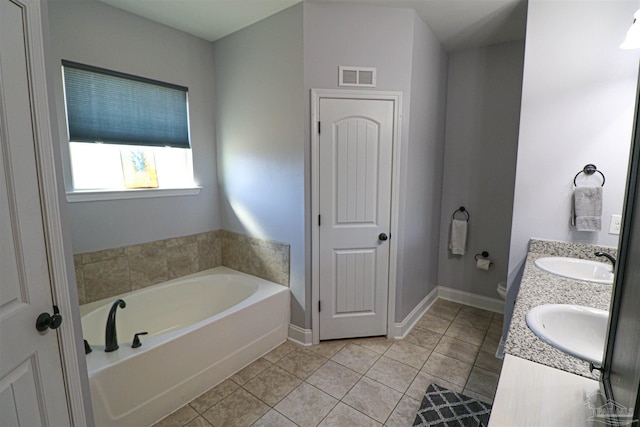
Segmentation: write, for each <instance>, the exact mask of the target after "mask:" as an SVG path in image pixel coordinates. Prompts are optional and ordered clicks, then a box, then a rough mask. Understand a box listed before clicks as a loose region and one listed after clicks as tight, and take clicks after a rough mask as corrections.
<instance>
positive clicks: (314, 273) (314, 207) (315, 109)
mask: <svg viewBox="0 0 640 427" xmlns="http://www.w3.org/2000/svg"><path fill="white" fill-rule="evenodd" d="M320 98H338V99H372V100H388V101H393V103H394V107H393V126H394V129H393V160H392V176H391V229H390V233H389V234H390V236H391V238H390V239H389V293H388V296H387V335H389V334H390V333H391V331H392V330H393V329H394V328H395V316H396V276H397V258H398V239H397V238H395V236H398V228H399V224H398V217H399V215H398V212H399V205H400V203H399V193H400V169H401V168H400V157H401V155H400V153H402V144H401V142H402V139H401V134H400V130H401V129H402V92H396V91H369V90H345V89H311V126H310V128H311V194H312V196H311V224H312V226H311V325H312V326H311V331H312V336H313V340H312V342H313V344H318V343H319V342H320V328H319V324H320V314H319V312H318V301H319V300H320V289H319V283H320V273H319V266H320V256H319V249H320V246H319V237H320V227H319V226H318V222H317V221H316V218H317V217H318V215H319V214H320V210H319V206H320V194H319V193H320V191H319V188H320V176H319V173H318V169H319V166H318V165H319V161H320V144H319V135H318V132H316V129H317V123H318V115H319V113H320Z"/></svg>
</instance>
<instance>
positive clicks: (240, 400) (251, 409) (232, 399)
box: [202, 388, 269, 427]
mask: <svg viewBox="0 0 640 427" xmlns="http://www.w3.org/2000/svg"><path fill="white" fill-rule="evenodd" d="M268 411H269V407H268V406H267V405H265V404H264V403H262V402H261V401H260V400H258V399H257V398H256V397H254V396H253V395H251V393H249V392H248V391H246V390H243V389H242V388H240V389H238V390H236V391H235V392H233V393H232V394H231V395H229V396H227V397H226V398H224V399H223V400H221V401H220V402H218V403H217V404H215V405H214V406H213V407H212V408H211V409H209V410H208V411H207V412H205V413H204V414H202V416H203V417H204V418H205V419H206V420H207V421H209V422H210V423H211V424H213V425H214V426H234V427H235V426H238V427H240V426H250V425H251V424H253V423H254V422H255V421H257V420H258V419H260V418H261V417H262V416H263V415H264V414H266V413H267V412H268Z"/></svg>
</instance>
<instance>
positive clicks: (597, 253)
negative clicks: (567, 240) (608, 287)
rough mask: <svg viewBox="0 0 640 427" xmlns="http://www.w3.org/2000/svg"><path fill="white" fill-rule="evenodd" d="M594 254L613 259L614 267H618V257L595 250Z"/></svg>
mask: <svg viewBox="0 0 640 427" xmlns="http://www.w3.org/2000/svg"><path fill="white" fill-rule="evenodd" d="M593 254H594V255H595V256H597V257H605V258H606V259H608V260H609V261H611V264H613V268H616V259H615V258H614V257H613V255H611V254H608V253H606V252H600V251H598V252H594V253H593Z"/></svg>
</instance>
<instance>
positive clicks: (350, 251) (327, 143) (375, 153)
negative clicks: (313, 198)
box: [319, 98, 394, 340]
mask: <svg viewBox="0 0 640 427" xmlns="http://www.w3.org/2000/svg"><path fill="white" fill-rule="evenodd" d="M393 107H394V106H393V101H385V100H362V99H335V98H321V99H320V111H319V119H320V123H321V125H320V130H321V131H320V138H319V140H320V143H319V144H320V164H319V181H320V202H319V212H320V221H321V222H320V228H319V248H320V249H319V251H320V271H319V276H320V292H319V293H320V313H319V314H320V339H321V340H326V339H337V338H349V337H364V336H374V335H386V333H387V294H388V287H389V240H388V239H387V238H388V237H389V229H390V219H391V161H392V149H393V126H394V123H393Z"/></svg>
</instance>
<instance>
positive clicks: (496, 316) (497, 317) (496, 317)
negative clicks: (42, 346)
mask: <svg viewBox="0 0 640 427" xmlns="http://www.w3.org/2000/svg"><path fill="white" fill-rule="evenodd" d="M502 322H504V314H502V313H493V319H492V320H491V323H499V324H500V326H502Z"/></svg>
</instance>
